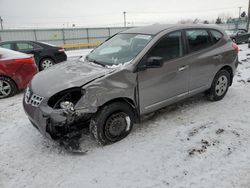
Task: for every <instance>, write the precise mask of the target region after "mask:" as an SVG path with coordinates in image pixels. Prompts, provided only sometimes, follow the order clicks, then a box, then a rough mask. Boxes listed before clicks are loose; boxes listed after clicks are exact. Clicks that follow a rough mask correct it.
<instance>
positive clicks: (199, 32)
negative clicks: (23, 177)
mask: <svg viewBox="0 0 250 188" xmlns="http://www.w3.org/2000/svg"><path fill="white" fill-rule="evenodd" d="M185 38H186V43H187V47H188V53H189V55H188V58H187V63H188V64H189V69H190V70H189V71H190V72H189V74H190V77H189V93H190V95H192V94H196V93H199V92H201V91H203V90H205V89H207V88H209V87H210V86H209V84H210V82H211V79H212V77H213V76H212V75H213V74H214V70H215V67H216V65H217V64H218V63H219V62H220V61H221V59H222V56H221V54H220V51H219V50H218V49H216V48H214V46H213V44H214V41H213V39H212V38H211V36H210V33H209V31H208V30H206V29H188V30H185Z"/></svg>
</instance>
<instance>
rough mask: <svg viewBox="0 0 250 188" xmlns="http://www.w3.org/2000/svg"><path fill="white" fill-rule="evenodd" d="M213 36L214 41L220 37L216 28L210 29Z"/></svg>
mask: <svg viewBox="0 0 250 188" xmlns="http://www.w3.org/2000/svg"><path fill="white" fill-rule="evenodd" d="M210 32H211V34H212V37H213V40H214V41H215V43H217V42H218V41H219V40H220V39H221V38H222V36H223V35H222V34H221V32H219V31H216V30H211V31H210Z"/></svg>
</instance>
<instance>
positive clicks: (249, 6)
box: [246, 0, 250, 31]
mask: <svg viewBox="0 0 250 188" xmlns="http://www.w3.org/2000/svg"><path fill="white" fill-rule="evenodd" d="M249 19H250V0H249V2H248V13H247V28H246V29H247V31H248V30H249V21H250V20H249Z"/></svg>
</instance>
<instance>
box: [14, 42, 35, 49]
mask: <svg viewBox="0 0 250 188" xmlns="http://www.w3.org/2000/svg"><path fill="white" fill-rule="evenodd" d="M16 46H17V49H18V50H32V49H34V46H32V45H31V44H29V43H24V42H23V43H16Z"/></svg>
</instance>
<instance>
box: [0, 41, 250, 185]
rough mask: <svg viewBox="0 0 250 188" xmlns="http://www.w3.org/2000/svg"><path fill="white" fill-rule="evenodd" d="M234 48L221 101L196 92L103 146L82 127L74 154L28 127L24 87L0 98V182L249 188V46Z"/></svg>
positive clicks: (77, 53) (72, 55)
mask: <svg viewBox="0 0 250 188" xmlns="http://www.w3.org/2000/svg"><path fill="white" fill-rule="evenodd" d="M239 47H240V49H241V51H240V54H239V55H240V61H241V63H240V65H239V67H238V71H237V74H236V76H235V79H234V84H233V86H232V87H231V88H230V89H229V92H228V94H227V96H226V97H225V98H224V99H223V100H222V101H219V102H216V103H215V102H210V101H208V100H207V99H206V98H205V97H204V96H203V95H198V96H195V97H192V98H190V99H187V100H185V101H183V102H180V103H177V104H175V105H172V106H170V107H167V108H165V109H162V110H160V111H157V112H155V113H153V114H150V115H149V116H147V117H145V118H144V120H143V122H142V123H141V124H137V125H135V127H134V129H133V131H132V133H131V134H130V135H129V136H128V137H127V138H126V139H124V140H122V141H120V142H118V143H115V144H113V145H110V146H105V147H100V146H98V145H97V144H96V143H95V141H94V140H92V139H91V138H90V136H89V133H88V132H85V133H84V134H83V137H82V139H81V150H82V153H80V154H73V153H70V152H67V151H65V150H64V149H63V148H61V147H60V146H59V145H58V144H57V143H54V142H52V141H50V140H48V139H46V138H44V137H43V136H41V135H40V133H39V132H38V131H37V130H36V129H35V128H33V127H32V125H31V124H30V122H29V121H28V119H27V117H26V115H25V113H24V112H23V109H22V97H23V93H20V94H18V95H16V96H14V97H11V98H7V99H3V100H1V102H0V110H1V113H0V187H36V188H39V187H152V188H153V187H173V186H174V187H249V184H250V175H249V174H250V126H249V125H250V50H249V49H248V47H247V45H246V44H243V45H239ZM86 53H88V51H85V50H80V51H73V52H68V56H70V58H76V57H78V56H79V55H86Z"/></svg>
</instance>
